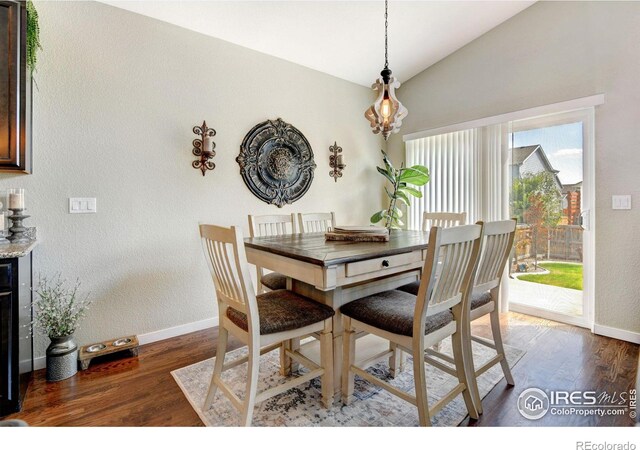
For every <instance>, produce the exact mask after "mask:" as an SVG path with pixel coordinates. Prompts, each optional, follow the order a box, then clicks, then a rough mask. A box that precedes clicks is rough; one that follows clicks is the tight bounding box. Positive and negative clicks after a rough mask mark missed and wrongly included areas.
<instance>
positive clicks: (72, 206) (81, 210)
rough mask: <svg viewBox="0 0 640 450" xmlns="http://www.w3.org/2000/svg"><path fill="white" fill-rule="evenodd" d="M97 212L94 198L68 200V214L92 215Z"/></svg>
mask: <svg viewBox="0 0 640 450" xmlns="http://www.w3.org/2000/svg"><path fill="white" fill-rule="evenodd" d="M95 212H97V209H96V199H95V198H70V199H69V214H92V213H95Z"/></svg>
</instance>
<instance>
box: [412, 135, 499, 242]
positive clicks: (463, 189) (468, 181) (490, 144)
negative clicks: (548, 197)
mask: <svg viewBox="0 0 640 450" xmlns="http://www.w3.org/2000/svg"><path fill="white" fill-rule="evenodd" d="M507 129H508V127H507V125H506V124H499V125H490V126H486V127H482V128H473V129H468V130H463V131H455V132H452V133H445V134H439V135H435V136H428V137H424V138H419V139H413V140H409V141H406V143H405V144H406V147H405V151H406V162H407V166H412V165H414V164H420V165H423V166H426V167H427V168H428V169H429V174H430V175H431V180H430V181H429V182H428V183H427V184H426V185H425V186H423V187H421V188H420V191H421V192H422V195H423V197H422V198H421V199H413V201H412V204H411V207H410V208H409V211H408V215H407V228H409V229H411V230H420V229H421V227H422V215H423V213H424V212H466V213H467V222H468V223H474V222H476V221H478V220H484V221H491V220H502V219H507V218H509V184H508V183H509V165H508V164H509V148H508V139H507V131H506V130H507Z"/></svg>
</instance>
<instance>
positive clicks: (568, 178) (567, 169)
mask: <svg viewBox="0 0 640 450" xmlns="http://www.w3.org/2000/svg"><path fill="white" fill-rule="evenodd" d="M535 144H540V145H541V146H542V149H543V150H544V153H545V154H546V155H547V158H548V159H549V162H550V163H551V165H552V166H553V168H554V169H556V170H559V171H560V172H559V173H558V177H559V178H560V182H561V183H562V184H572V183H577V182H579V181H582V122H577V123H569V124H566V125H557V126H554V127H545V128H537V129H534V130H527V131H518V132H516V133H514V134H513V146H514V147H523V146H527V145H535Z"/></svg>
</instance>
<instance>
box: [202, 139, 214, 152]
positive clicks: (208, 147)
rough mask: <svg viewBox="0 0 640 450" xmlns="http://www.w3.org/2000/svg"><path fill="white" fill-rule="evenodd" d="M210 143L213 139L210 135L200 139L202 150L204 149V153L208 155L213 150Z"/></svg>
mask: <svg viewBox="0 0 640 450" xmlns="http://www.w3.org/2000/svg"><path fill="white" fill-rule="evenodd" d="M212 143H213V140H212V139H211V136H205V137H204V139H202V151H204V152H205V154H206V155H210V154H211V152H212V151H213V145H211V144H212Z"/></svg>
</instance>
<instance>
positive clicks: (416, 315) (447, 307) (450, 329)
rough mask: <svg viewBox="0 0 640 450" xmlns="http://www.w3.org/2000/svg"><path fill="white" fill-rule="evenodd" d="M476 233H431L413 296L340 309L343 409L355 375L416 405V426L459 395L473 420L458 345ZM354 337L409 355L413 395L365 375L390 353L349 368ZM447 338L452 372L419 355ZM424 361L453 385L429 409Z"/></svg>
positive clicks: (377, 298) (384, 297)
mask: <svg viewBox="0 0 640 450" xmlns="http://www.w3.org/2000/svg"><path fill="white" fill-rule="evenodd" d="M481 234H482V225H481V224H480V225H466V226H461V227H455V228H440V227H434V228H432V229H431V232H430V234H429V247H428V249H427V257H426V259H425V263H424V269H423V272H422V279H421V284H420V289H419V291H418V295H417V296H414V295H411V294H408V293H406V292H403V291H398V290H392V291H386V292H382V293H378V294H373V295H370V296H368V297H364V298H362V299H359V300H355V301H353V302H350V303H347V304H346V305H344V306H342V307H341V308H340V311H341V312H342V314H343V323H344V335H343V345H344V350H343V357H344V360H343V365H342V371H343V372H342V401H343V403H344V404H345V405H348V404H350V403H351V401H352V397H353V392H354V376H355V375H356V374H357V375H359V376H360V377H362V378H364V379H365V380H368V381H370V382H371V383H373V384H375V385H376V386H379V387H381V388H383V389H386V390H387V391H389V392H390V393H392V394H395V395H397V396H398V397H400V398H402V399H403V400H406V401H407V402H409V403H411V404H413V405H416V406H417V408H418V416H419V421H420V425H421V426H429V425H431V417H432V416H433V415H435V414H436V413H437V412H438V411H439V410H440V409H442V407H443V406H445V405H446V404H447V403H449V402H450V401H451V400H453V399H454V398H455V397H457V396H458V394H462V396H463V399H464V402H465V405H466V407H467V411H468V412H469V416H470V417H472V418H474V419H476V418H478V413H477V411H476V410H475V407H474V404H473V399H472V396H471V392H470V388H469V383H470V381H469V378H470V377H469V374H468V373H467V371H466V370H465V369H466V366H465V363H464V359H463V345H462V342H463V338H465V336H463V335H464V333H466V332H467V330H468V327H465V326H464V323H465V321H468V320H469V318H468V309H469V297H470V296H469V294H470V289H471V284H472V281H473V279H474V274H475V269H476V266H477V260H478V255H479V252H480V236H481ZM438 261H441V264H439V263H438ZM360 332H366V333H370V334H374V335H376V336H379V337H381V338H383V339H387V340H389V341H390V342H391V343H393V345H395V346H396V348H399V349H401V350H403V351H405V352H407V353H409V354H411V355H412V356H413V376H414V383H415V392H416V394H415V396H413V395H410V394H409V393H407V392H405V391H402V390H400V389H398V388H396V387H394V386H392V385H390V384H389V383H387V382H386V381H383V380H381V379H379V378H377V377H375V376H374V375H372V374H370V373H369V372H366V371H365V369H366V367H367V366H369V365H371V364H373V363H375V362H377V361H379V360H382V359H385V358H388V357H389V356H390V355H391V354H392V353H393V350H388V351H384V352H382V353H380V354H378V355H375V356H373V357H371V358H368V359H366V360H365V361H363V362H359V363H358V365H356V364H355V363H354V361H355V342H356V334H357V333H360ZM447 336H451V341H452V347H453V355H454V357H453V358H452V364H453V365H454V367H453V368H452V367H450V366H448V365H445V364H441V363H440V362H438V361H435V360H434V359H433V358H430V357H428V356H427V355H426V354H425V350H426V349H427V348H428V347H430V346H431V345H433V344H435V343H436V342H439V341H441V340H442V339H444V338H445V337H447ZM466 338H467V339H468V336H467V337H466ZM425 362H427V363H430V364H432V365H434V366H435V367H437V368H438V369H440V370H443V371H445V372H446V373H448V374H450V375H452V376H454V377H456V378H457V380H458V383H457V385H456V386H455V387H454V388H453V389H452V390H451V391H450V392H449V393H447V394H446V395H445V396H444V397H442V398H441V399H440V400H438V401H437V402H436V403H435V404H434V405H433V406H432V407H431V408H429V404H428V401H427V385H426V374H425V367H424V363H425Z"/></svg>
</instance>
